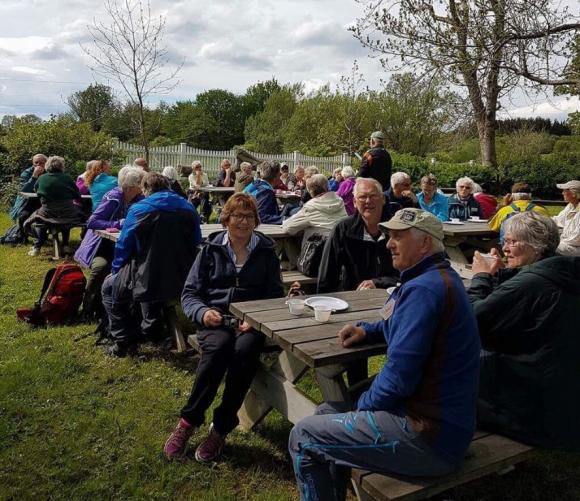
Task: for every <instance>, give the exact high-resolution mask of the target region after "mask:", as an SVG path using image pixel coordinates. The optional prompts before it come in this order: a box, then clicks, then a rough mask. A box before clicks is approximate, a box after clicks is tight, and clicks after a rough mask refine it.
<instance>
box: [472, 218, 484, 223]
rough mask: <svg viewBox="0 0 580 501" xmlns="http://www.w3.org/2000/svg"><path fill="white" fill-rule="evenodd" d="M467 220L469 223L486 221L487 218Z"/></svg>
mask: <svg viewBox="0 0 580 501" xmlns="http://www.w3.org/2000/svg"><path fill="white" fill-rule="evenodd" d="M468 221H469V222H470V223H487V222H488V221H489V219H471V218H469V219H468Z"/></svg>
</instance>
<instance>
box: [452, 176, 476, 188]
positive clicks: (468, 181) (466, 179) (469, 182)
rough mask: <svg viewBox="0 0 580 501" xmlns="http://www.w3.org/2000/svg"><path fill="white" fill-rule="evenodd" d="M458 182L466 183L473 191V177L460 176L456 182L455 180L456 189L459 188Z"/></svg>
mask: <svg viewBox="0 0 580 501" xmlns="http://www.w3.org/2000/svg"><path fill="white" fill-rule="evenodd" d="M460 184H466V185H468V186H471V191H473V187H474V185H475V182H474V181H473V179H471V178H470V177H460V178H459V179H458V180H457V181H456V182H455V189H456V190H457V189H458V188H459V185H460Z"/></svg>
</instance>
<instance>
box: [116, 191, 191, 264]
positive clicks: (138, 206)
mask: <svg viewBox="0 0 580 501" xmlns="http://www.w3.org/2000/svg"><path fill="white" fill-rule="evenodd" d="M177 210H188V211H191V212H193V213H194V214H195V220H196V221H199V219H198V216H197V212H196V210H195V208H194V207H193V205H191V204H190V203H189V202H188V201H187V200H185V199H184V198H182V197H180V196H179V195H177V194H176V193H174V192H173V191H171V190H163V191H158V192H156V193H153V194H152V195H150V196H148V197H147V198H145V199H143V200H141V201H140V202H137V203H135V204H133V205H132V206H131V208H130V209H129V211H128V212H127V217H126V218H125V223H124V224H123V229H122V230H121V233H120V235H119V240H118V241H117V243H116V244H115V257H114V259H113V264H112V272H113V273H117V272H118V271H119V270H120V269H121V267H122V266H123V265H124V264H125V263H126V262H128V261H129V259H130V258H131V256H132V255H133V253H134V252H139V251H140V249H139V241H138V240H137V227H138V226H139V222H140V221H141V219H142V218H143V217H144V216H146V215H147V214H150V213H151V212H157V211H165V212H172V211H177ZM195 230H196V231H195V233H196V235H195V245H197V244H199V243H200V242H201V229H200V227H199V224H198V223H197V224H196V228H195Z"/></svg>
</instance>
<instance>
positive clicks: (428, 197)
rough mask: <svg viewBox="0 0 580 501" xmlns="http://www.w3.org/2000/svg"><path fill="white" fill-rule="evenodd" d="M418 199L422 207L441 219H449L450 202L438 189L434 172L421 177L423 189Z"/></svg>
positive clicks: (418, 194)
mask: <svg viewBox="0 0 580 501" xmlns="http://www.w3.org/2000/svg"><path fill="white" fill-rule="evenodd" d="M417 201H418V202H419V206H420V207H421V209H423V210H426V211H427V212H430V213H431V214H433V215H434V216H436V217H437V218H438V219H440V220H441V221H447V220H448V219H449V202H448V201H447V197H446V196H445V195H443V193H439V192H438V191H437V178H436V177H435V176H434V175H433V174H429V175H427V176H423V177H422V178H421V191H420V192H419V193H417Z"/></svg>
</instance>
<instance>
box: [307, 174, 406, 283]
mask: <svg viewBox="0 0 580 501" xmlns="http://www.w3.org/2000/svg"><path fill="white" fill-rule="evenodd" d="M354 204H355V207H356V209H357V211H356V212H355V213H354V214H353V215H352V216H348V217H346V218H344V219H342V220H341V221H339V222H338V223H336V225H335V227H334V228H333V230H332V231H331V233H330V235H329V237H328V240H327V241H326V245H325V246H324V252H323V254H322V261H321V263H320V268H319V272H318V292H336V291H348V290H355V289H356V288H357V287H359V288H373V287H385V288H386V287H389V286H391V285H395V284H396V283H397V278H398V273H397V272H396V271H395V270H394V268H393V264H392V259H391V253H390V252H389V250H388V249H387V248H386V246H385V237H384V235H383V233H382V232H381V231H380V228H379V223H380V222H381V215H382V211H383V207H384V205H385V196H384V194H383V188H382V186H381V184H380V183H379V182H378V181H377V180H376V179H372V178H358V179H357V180H356V183H355V185H354Z"/></svg>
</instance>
